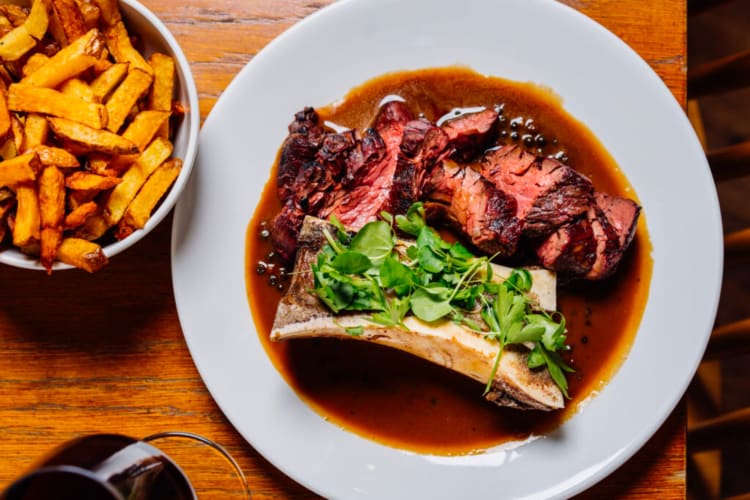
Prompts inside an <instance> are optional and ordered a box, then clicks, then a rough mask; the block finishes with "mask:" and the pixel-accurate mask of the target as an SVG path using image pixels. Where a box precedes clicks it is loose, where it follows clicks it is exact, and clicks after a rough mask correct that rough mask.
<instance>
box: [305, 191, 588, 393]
mask: <svg viewBox="0 0 750 500" xmlns="http://www.w3.org/2000/svg"><path fill="white" fill-rule="evenodd" d="M331 223H332V225H333V227H334V228H335V229H336V231H335V233H336V234H335V235H332V234H331V233H330V232H329V231H328V230H324V234H325V237H326V240H327V244H326V245H324V246H323V249H322V251H321V252H320V254H319V255H318V258H317V261H316V262H314V263H313V264H312V265H311V267H312V272H313V277H314V288H313V290H312V291H313V292H314V293H315V294H316V295H317V296H318V297H320V299H321V300H322V301H323V303H324V304H326V306H327V307H328V308H330V309H331V310H332V311H333V312H334V313H339V312H341V311H370V312H372V315H371V316H370V317H369V320H370V321H372V322H373V323H377V324H380V325H385V326H396V327H401V328H406V327H405V326H404V323H403V320H404V318H405V317H406V315H407V314H413V315H414V316H416V317H417V318H419V319H420V320H422V321H426V322H434V321H438V320H442V319H448V320H451V321H453V322H455V323H457V324H460V325H463V326H465V327H467V328H470V329H472V330H474V331H476V332H477V333H480V334H482V335H484V337H485V338H486V339H487V340H488V341H492V342H497V343H498V344H499V347H500V348H499V350H498V354H497V357H496V359H495V362H494V365H493V369H492V373H491V376H490V379H489V380H488V381H487V385H486V387H485V393H487V392H488V391H489V390H490V389H491V388H492V382H493V380H494V378H495V373H496V372H497V368H498V366H499V364H500V359H501V357H502V354H503V350H504V348H505V347H506V346H507V345H510V344H525V345H527V346H528V347H529V350H530V351H529V355H528V361H527V363H528V366H529V367H530V368H532V369H537V368H543V367H546V369H547V370H548V371H549V373H550V376H551V377H552V380H554V382H555V383H556V384H557V386H558V387H559V388H560V390H561V391H562V393H563V394H564V395H565V397H569V396H568V383H567V380H566V377H565V373H570V372H572V371H573V370H572V369H571V368H570V367H569V366H567V365H566V364H565V362H564V361H563V359H562V357H561V356H560V351H564V350H567V349H569V346H567V345H566V344H565V340H566V332H567V330H566V328H565V318H564V317H563V315H562V314H561V313H559V312H555V313H552V314H550V313H548V312H545V311H537V310H535V309H534V306H533V304H532V302H531V300H530V298H529V296H528V292H529V291H530V290H531V286H532V277H531V273H529V272H528V270H525V269H514V270H513V271H512V272H511V274H510V276H509V277H508V278H507V279H505V280H504V281H502V282H501V283H498V282H496V281H493V276H492V266H491V265H490V260H491V259H490V258H489V257H484V256H483V257H478V256H475V255H474V254H472V253H471V252H470V251H469V250H468V249H467V248H466V247H464V246H463V245H462V244H461V243H459V242H452V243H451V242H448V241H446V240H444V239H443V238H442V237H441V236H440V234H439V233H438V232H437V231H435V230H434V229H433V228H431V227H429V226H428V225H427V223H426V222H425V213H424V207H423V205H422V203H415V204H414V205H412V206H411V207H410V208H409V210H408V211H407V212H406V214H405V215H396V216H395V217H394V216H393V215H391V214H389V213H386V212H383V213H382V214H381V220H377V221H373V222H369V223H368V224H366V225H365V226H364V227H362V229H360V230H359V231H357V232H356V233H355V234H353V235H350V234H349V233H347V232H346V231H345V229H344V227H343V225H341V223H340V222H339V221H338V220H336V219H335V218H332V220H331ZM396 229H398V230H399V231H401V232H403V233H406V234H409V235H411V236H414V237H415V238H416V241H415V243H414V244H410V245H408V246H404V244H403V242H399V240H397V238H396ZM346 331H347V332H348V333H349V334H351V335H354V336H359V335H362V333H363V328H362V327H361V326H358V327H349V328H346Z"/></svg>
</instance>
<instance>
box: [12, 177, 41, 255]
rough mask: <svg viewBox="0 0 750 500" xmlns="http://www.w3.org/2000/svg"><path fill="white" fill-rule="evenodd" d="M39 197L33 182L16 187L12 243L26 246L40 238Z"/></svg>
mask: <svg viewBox="0 0 750 500" xmlns="http://www.w3.org/2000/svg"><path fill="white" fill-rule="evenodd" d="M40 233H41V229H40V216H39V197H38V196H37V194H36V186H35V185H34V184H19V185H18V187H17V189H16V217H15V221H14V224H13V244H14V245H16V246H17V247H28V246H31V245H34V244H36V243H38V242H39V238H40Z"/></svg>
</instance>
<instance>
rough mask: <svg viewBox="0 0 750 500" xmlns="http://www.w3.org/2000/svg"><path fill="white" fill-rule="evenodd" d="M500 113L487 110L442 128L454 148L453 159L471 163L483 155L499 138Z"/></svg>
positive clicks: (453, 120)
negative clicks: (470, 161)
mask: <svg viewBox="0 0 750 500" xmlns="http://www.w3.org/2000/svg"><path fill="white" fill-rule="evenodd" d="M497 117H498V112H497V111H495V110H492V109H485V110H483V111H479V112H476V113H466V114H463V115H461V116H459V117H457V118H453V119H451V120H448V121H446V122H444V123H443V124H442V125H441V126H442V129H443V131H444V132H445V133H446V135H447V136H448V141H449V144H450V146H451V148H453V153H452V154H451V158H453V159H454V160H456V161H463V162H466V161H469V160H471V159H473V158H475V157H477V156H479V155H480V154H482V153H483V152H484V151H485V150H486V149H487V148H488V147H489V146H490V145H491V144H492V143H493V142H494V140H495V139H496V138H497V124H498V120H497Z"/></svg>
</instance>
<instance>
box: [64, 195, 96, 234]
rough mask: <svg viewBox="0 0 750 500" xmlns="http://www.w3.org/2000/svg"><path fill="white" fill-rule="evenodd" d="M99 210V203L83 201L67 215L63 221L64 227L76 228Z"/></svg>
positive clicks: (67, 228)
mask: <svg viewBox="0 0 750 500" xmlns="http://www.w3.org/2000/svg"><path fill="white" fill-rule="evenodd" d="M98 210H99V205H97V204H96V202H95V201H87V202H85V203H81V204H80V205H78V206H77V207H76V208H74V209H73V210H71V211H70V212H69V213H68V215H66V216H65V221H64V222H63V228H64V229H65V230H66V231H68V230H70V229H75V228H77V227H80V226H82V225H84V224H85V223H86V220H87V219H88V218H89V217H91V216H92V215H94V214H95V213H96V212H97V211H98Z"/></svg>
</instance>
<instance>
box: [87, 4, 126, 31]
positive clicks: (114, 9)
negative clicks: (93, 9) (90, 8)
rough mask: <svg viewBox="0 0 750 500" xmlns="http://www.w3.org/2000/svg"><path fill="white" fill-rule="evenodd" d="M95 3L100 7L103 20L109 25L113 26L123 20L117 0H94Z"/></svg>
mask: <svg viewBox="0 0 750 500" xmlns="http://www.w3.org/2000/svg"><path fill="white" fill-rule="evenodd" d="M94 3H95V4H96V6H97V7H99V11H100V12H101V16H102V20H103V21H104V23H105V24H106V25H107V26H112V25H113V24H115V23H118V22H120V21H122V17H121V16H120V6H119V5H118V4H117V0H94Z"/></svg>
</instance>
